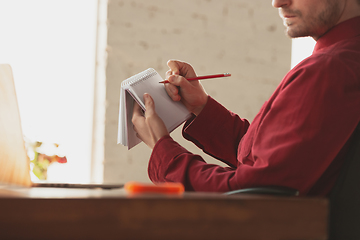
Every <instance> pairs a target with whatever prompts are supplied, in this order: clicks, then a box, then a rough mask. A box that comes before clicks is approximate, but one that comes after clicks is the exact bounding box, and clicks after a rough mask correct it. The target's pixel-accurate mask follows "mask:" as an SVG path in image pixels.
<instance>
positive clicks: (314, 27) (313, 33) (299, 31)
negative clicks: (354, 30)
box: [280, 0, 340, 40]
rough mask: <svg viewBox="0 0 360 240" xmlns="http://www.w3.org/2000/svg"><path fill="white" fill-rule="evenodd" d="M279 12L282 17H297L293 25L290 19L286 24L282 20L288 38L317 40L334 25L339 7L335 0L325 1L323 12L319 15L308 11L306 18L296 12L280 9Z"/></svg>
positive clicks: (338, 14) (337, 17)
mask: <svg viewBox="0 0 360 240" xmlns="http://www.w3.org/2000/svg"><path fill="white" fill-rule="evenodd" d="M280 11H282V13H283V14H284V15H285V14H288V15H295V16H296V17H297V22H295V23H293V22H291V19H290V20H289V21H287V22H286V21H285V20H284V25H285V27H286V30H285V32H286V34H287V35H288V36H289V37H290V38H298V37H308V36H310V37H313V38H314V39H315V40H317V39H318V38H320V37H321V36H322V35H324V34H325V33H326V32H327V31H328V30H329V29H330V28H332V27H333V26H335V25H336V23H337V21H338V20H339V16H340V7H339V3H338V1H336V0H327V3H326V8H324V10H323V11H321V12H320V13H314V12H313V11H310V12H309V13H308V14H307V15H306V16H305V15H303V14H302V12H301V11H298V10H290V9H281V10H280ZM315 14H316V15H315ZM299 20H301V21H299Z"/></svg>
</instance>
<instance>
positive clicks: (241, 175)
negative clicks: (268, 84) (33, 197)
mask: <svg viewBox="0 0 360 240" xmlns="http://www.w3.org/2000/svg"><path fill="white" fill-rule="evenodd" d="M320 58H321V59H314V58H312V59H310V60H308V61H306V62H305V63H303V64H302V67H299V68H295V69H294V70H293V71H292V72H291V74H290V75H288V76H286V77H285V79H284V81H283V82H282V84H281V85H280V86H279V87H278V89H277V90H276V91H275V93H274V95H273V96H272V97H271V98H270V99H269V101H268V102H267V103H265V106H263V109H262V111H261V112H260V113H259V114H258V115H257V117H256V118H255V119H256V120H255V119H254V121H258V122H257V123H255V124H254V121H253V123H252V124H251V126H250V127H249V129H248V130H247V132H246V134H245V136H244V137H243V138H242V140H241V143H240V144H239V136H241V134H238V135H236V134H235V136H234V134H233V133H232V132H231V131H227V130H219V131H218V132H217V130H215V131H214V132H212V133H208V132H206V130H205V129H206V128H203V126H200V125H201V124H200V121H199V124H197V122H195V121H197V120H201V119H200V117H202V116H201V114H200V115H199V116H198V118H199V119H195V121H194V122H192V124H191V126H190V127H189V126H187V127H186V128H187V129H185V136H186V134H187V133H189V135H190V133H191V137H188V136H186V137H187V138H190V139H191V140H192V141H193V142H195V143H196V144H197V145H198V146H200V147H201V148H203V149H204V150H205V151H206V152H209V153H211V154H212V155H213V156H216V157H219V158H223V157H224V158H226V162H227V161H228V162H230V163H231V165H230V166H231V167H228V168H226V167H220V166H218V165H212V164H207V163H206V162H205V161H204V160H203V159H202V158H201V157H200V156H198V155H194V154H192V153H190V152H188V151H187V150H186V149H184V148H182V147H181V146H180V145H179V144H177V143H176V142H175V141H173V140H172V139H171V137H169V136H167V137H164V138H162V139H161V140H160V141H159V142H158V143H157V144H156V146H155V148H154V149H153V153H152V155H151V158H150V161H149V176H150V179H151V180H152V181H155V182H156V181H172V182H182V183H183V184H184V185H185V187H186V189H187V190H195V191H217V192H225V191H230V190H234V189H240V188H246V187H252V186H264V185H286V186H290V187H293V188H296V189H298V190H299V191H300V194H302V195H306V194H307V193H308V191H309V190H310V189H311V188H312V186H314V184H315V183H316V182H317V181H318V180H319V179H320V178H321V177H322V175H323V174H324V172H325V171H326V170H327V169H328V168H329V166H330V165H331V163H332V161H333V160H334V159H335V158H336V157H337V156H338V154H339V153H340V152H341V150H342V148H343V147H344V145H345V144H346V143H347V141H348V140H349V139H350V137H351V134H352V132H353V131H354V129H355V128H356V126H357V124H358V122H359V121H360V112H359V111H358V109H360V84H359V76H358V75H357V74H356V73H354V71H352V69H350V68H349V67H348V66H347V65H346V64H345V63H344V62H342V61H341V60H339V59H332V58H329V57H328V56H320ZM210 104H212V103H211V102H210ZM204 110H205V108H204ZM204 113H206V112H204ZM228 114H230V116H231V115H232V114H231V113H228ZM207 115H208V114H204V117H205V116H207ZM225 118H227V117H225ZM235 119H236V118H235ZM211 120H212V121H213V120H214V121H215V122H216V119H211ZM238 121H239V122H242V121H241V120H240V119H236V120H234V122H238ZM201 122H202V123H204V122H205V120H202V121H201ZM210 122H211V121H210ZM230 123H231V121H230ZM234 125H236V124H229V126H234ZM240 125H241V124H240ZM208 126H209V125H208ZM192 127H194V128H195V127H196V128H199V132H197V131H196V130H192V129H190V128H192ZM212 127H215V126H212ZM225 128H226V127H225ZM240 132H241V131H240ZM202 134H205V136H207V137H205V138H202V136H201V135H202ZM212 134H213V135H212ZM227 137H228V138H229V139H226V138H227ZM192 138H193V139H192ZM207 138H209V139H207ZM210 138H218V139H220V140H215V142H214V143H212V142H211V139H210ZM240 138H241V137H240ZM195 139H196V140H195ZM222 141H224V143H223V142H222ZM231 141H234V142H235V143H232V142H231ZM230 142H231V143H232V144H229V143H230ZM229 145H231V146H232V147H231V148H230V149H227V150H226V152H227V151H229V152H231V154H230V155H233V154H234V149H236V145H239V148H238V154H237V155H238V156H237V157H238V161H239V164H238V165H237V166H236V165H235V166H233V165H234V163H235V162H234V159H233V158H231V157H227V153H222V151H221V148H222V147H225V149H226V148H227V147H228V146H229Z"/></svg>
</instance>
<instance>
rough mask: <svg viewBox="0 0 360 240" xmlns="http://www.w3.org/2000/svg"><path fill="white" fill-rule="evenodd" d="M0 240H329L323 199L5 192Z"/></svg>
mask: <svg viewBox="0 0 360 240" xmlns="http://www.w3.org/2000/svg"><path fill="white" fill-rule="evenodd" d="M0 212H1V214H0V239H207V240H208V239H267V240H271V239H326V238H327V219H328V201H327V200H326V199H322V198H299V197H273V196H260V195H246V194H244V195H234V196H225V195H222V194H215V193H188V192H186V193H184V194H183V195H160V194H140V195H139V194H138V195H129V194H127V193H126V192H125V190H124V189H111V190H104V189H59V188H17V187H8V188H0Z"/></svg>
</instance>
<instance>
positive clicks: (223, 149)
mask: <svg viewBox="0 0 360 240" xmlns="http://www.w3.org/2000/svg"><path fill="white" fill-rule="evenodd" d="M249 125H250V124H249V122H248V121H247V120H246V119H241V118H240V117H239V116H238V115H236V114H234V113H233V112H231V111H229V110H227V109H226V108H225V107H224V106H222V105H221V104H220V103H218V102H217V101H215V100H214V99H213V98H211V97H210V96H209V98H208V102H207V104H206V105H205V107H204V109H203V110H202V111H201V113H200V114H199V115H198V116H197V117H195V118H193V119H190V120H189V121H187V122H186V123H185V125H184V128H183V136H184V138H185V139H187V140H189V141H191V142H193V143H194V144H195V145H196V146H198V147H199V148H201V149H202V150H203V151H204V152H205V153H206V154H208V155H211V156H213V157H214V158H216V159H218V160H220V161H222V162H224V163H226V164H228V165H229V166H231V167H234V168H235V167H236V166H237V164H238V161H237V149H238V145H239V142H240V140H241V138H242V137H243V136H244V134H245V133H246V131H247V129H248V127H249Z"/></svg>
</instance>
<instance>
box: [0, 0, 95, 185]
mask: <svg viewBox="0 0 360 240" xmlns="http://www.w3.org/2000/svg"><path fill="white" fill-rule="evenodd" d="M96 9H97V1H96V0H52V1H48V0H32V1H28V0H1V1H0V30H1V39H0V63H8V64H10V65H11V66H12V69H13V73H14V78H15V87H16V91H17V97H18V102H19V108H20V116H21V120H22V127H23V133H24V135H25V136H26V137H27V138H29V139H31V140H33V141H42V142H47V143H58V144H60V146H61V147H62V148H63V153H64V154H65V155H66V156H67V158H68V163H66V164H63V165H60V164H59V165H57V166H56V170H55V167H54V169H53V171H52V172H53V173H52V174H51V175H50V174H49V179H48V180H49V181H65V180H66V181H70V182H88V181H90V170H91V169H90V167H91V164H90V159H91V137H92V118H93V116H92V115H93V90H94V72H95V70H94V67H95V41H96V17H97V16H96V14H97V12H96V11H97V10H96ZM49 171H50V170H49Z"/></svg>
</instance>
